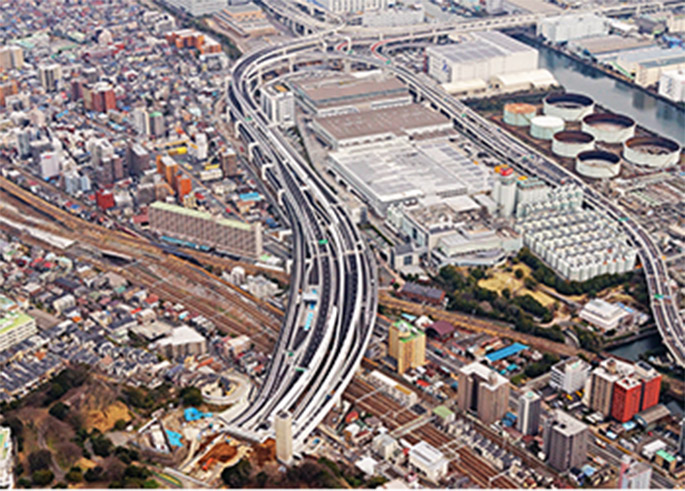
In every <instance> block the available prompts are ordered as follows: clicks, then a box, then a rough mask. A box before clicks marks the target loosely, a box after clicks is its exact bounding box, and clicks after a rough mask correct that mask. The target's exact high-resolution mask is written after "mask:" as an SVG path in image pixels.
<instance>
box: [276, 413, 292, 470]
mask: <svg viewBox="0 0 685 491" xmlns="http://www.w3.org/2000/svg"><path fill="white" fill-rule="evenodd" d="M274 425H275V426H276V458H277V459H278V460H279V462H282V463H284V464H286V465H290V463H291V462H292V460H293V417H292V415H291V414H290V413H289V412H287V411H281V412H279V413H278V414H277V415H276V420H275V422H274Z"/></svg>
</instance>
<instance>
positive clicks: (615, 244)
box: [514, 185, 637, 281]
mask: <svg viewBox="0 0 685 491" xmlns="http://www.w3.org/2000/svg"><path fill="white" fill-rule="evenodd" d="M582 202H583V195H582V190H580V189H579V188H577V187H576V186H574V185H567V186H561V187H559V188H556V189H554V190H552V191H550V194H549V196H548V198H547V199H546V200H544V201H537V202H533V203H529V204H527V205H522V206H519V207H518V208H517V216H518V218H517V221H516V225H515V227H514V229H515V230H516V231H517V232H518V233H520V234H522V235H523V244H524V245H525V246H526V247H528V248H529V249H530V250H531V251H532V252H533V253H535V254H536V255H537V256H538V257H540V258H541V259H542V260H543V261H544V262H545V263H546V264H547V265H548V266H549V267H550V268H552V269H553V270H554V271H555V272H557V274H559V275H560V276H561V277H563V278H565V279H567V280H570V281H586V280H589V279H591V278H594V277H595V276H599V275H602V274H607V273H610V274H614V273H615V274H622V273H626V272H628V271H632V270H633V268H634V267H635V262H636V259H637V251H636V250H635V248H634V247H632V246H630V245H628V239H627V237H626V236H625V233H624V232H623V231H621V230H620V228H619V227H618V225H617V224H616V223H614V222H613V221H612V220H610V219H609V218H608V217H606V216H605V215H603V214H601V213H599V212H597V211H594V210H585V209H582Z"/></svg>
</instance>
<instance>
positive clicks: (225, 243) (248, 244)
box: [148, 201, 262, 257]
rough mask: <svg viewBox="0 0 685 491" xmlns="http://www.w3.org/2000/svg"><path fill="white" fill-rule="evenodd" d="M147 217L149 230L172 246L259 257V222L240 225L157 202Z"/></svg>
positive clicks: (233, 221)
mask: <svg viewBox="0 0 685 491" xmlns="http://www.w3.org/2000/svg"><path fill="white" fill-rule="evenodd" d="M148 213H149V219H150V229H151V230H152V231H153V232H155V233H156V234H159V235H160V236H162V237H163V238H168V239H170V240H171V241H173V242H179V241H180V242H181V243H183V244H187V245H188V246H190V247H209V248H214V249H215V250H217V251H221V252H225V253H229V254H236V255H239V256H246V257H258V256H260V255H261V254H262V229H261V224H260V223H259V222H257V223H253V224H248V223H243V222H239V221H237V220H229V219H226V218H221V217H216V216H213V215H211V214H209V213H206V212H203V211H198V210H192V209H189V208H184V207H182V206H177V205H172V204H169V203H162V202H159V201H157V202H155V203H152V204H151V205H150V207H149V211H148Z"/></svg>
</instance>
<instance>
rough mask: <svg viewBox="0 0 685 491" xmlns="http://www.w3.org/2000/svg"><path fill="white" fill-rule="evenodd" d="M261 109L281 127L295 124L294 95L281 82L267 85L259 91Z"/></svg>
mask: <svg viewBox="0 0 685 491" xmlns="http://www.w3.org/2000/svg"><path fill="white" fill-rule="evenodd" d="M260 102H261V105H262V111H264V114H266V117H267V118H269V121H271V122H272V123H274V124H277V125H279V126H281V127H282V128H290V127H292V126H294V125H295V96H294V95H293V93H292V92H291V91H290V90H288V89H287V88H286V87H285V86H283V85H281V84H277V85H269V86H267V87H265V88H264V89H262V92H261V101H260Z"/></svg>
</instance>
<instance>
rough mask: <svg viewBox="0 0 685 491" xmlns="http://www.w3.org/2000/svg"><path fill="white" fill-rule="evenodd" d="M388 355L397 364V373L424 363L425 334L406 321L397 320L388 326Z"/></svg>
mask: <svg viewBox="0 0 685 491" xmlns="http://www.w3.org/2000/svg"><path fill="white" fill-rule="evenodd" d="M388 356H390V357H391V358H393V359H394V360H395V362H396V364H397V373H399V374H403V373H404V372H406V371H407V370H409V369H410V368H417V367H421V366H423V365H425V364H426V334H425V333H424V332H423V331H420V330H419V329H418V328H416V327H414V326H412V325H411V324H409V323H408V322H405V321H403V320H399V321H397V322H395V323H394V324H393V325H391V326H390V330H389V333H388Z"/></svg>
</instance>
